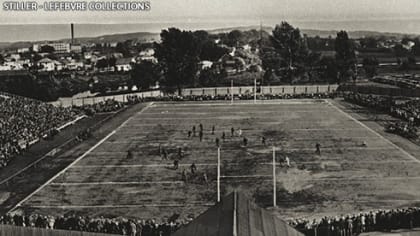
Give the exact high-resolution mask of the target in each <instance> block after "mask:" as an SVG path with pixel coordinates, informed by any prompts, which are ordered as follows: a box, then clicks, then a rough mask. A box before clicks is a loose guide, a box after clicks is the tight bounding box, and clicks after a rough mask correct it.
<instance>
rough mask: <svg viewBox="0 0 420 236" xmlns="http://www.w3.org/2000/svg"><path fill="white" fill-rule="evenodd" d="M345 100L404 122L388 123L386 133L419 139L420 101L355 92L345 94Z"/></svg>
mask: <svg viewBox="0 0 420 236" xmlns="http://www.w3.org/2000/svg"><path fill="white" fill-rule="evenodd" d="M344 99H345V100H346V101H348V102H351V103H354V104H358V105H361V106H365V107H370V108H373V109H376V110H381V111H383V112H386V113H388V114H390V115H392V116H394V117H397V118H400V119H402V120H403V121H397V122H389V123H387V124H386V126H385V131H387V132H390V133H395V134H398V135H400V136H403V137H406V138H412V139H416V138H417V137H418V135H417V128H416V125H419V124H420V100H397V99H392V97H389V96H381V95H372V94H361V93H354V92H349V93H345V94H344Z"/></svg>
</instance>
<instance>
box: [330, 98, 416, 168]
mask: <svg viewBox="0 0 420 236" xmlns="http://www.w3.org/2000/svg"><path fill="white" fill-rule="evenodd" d="M326 102H327V103H328V104H329V105H330V106H331V107H333V108H335V109H336V110H337V111H339V112H340V113H342V114H344V115H345V116H346V117H348V118H350V119H352V120H354V122H356V123H358V124H359V125H361V126H362V127H364V128H366V129H367V130H369V131H371V132H372V133H373V134H375V135H376V136H378V137H379V138H380V139H382V140H384V141H385V142H386V143H388V144H389V145H391V146H393V147H395V148H396V149H398V150H399V151H401V152H402V153H403V154H404V155H406V156H407V157H409V158H411V159H412V160H413V161H416V162H417V163H420V160H418V159H417V158H415V157H414V156H413V155H411V154H410V153H408V152H407V151H405V150H404V149H402V148H401V147H399V146H398V145H396V144H395V143H393V142H391V141H390V140H389V139H387V138H385V137H384V136H382V135H380V134H379V133H378V132H376V131H374V130H373V129H371V128H370V127H368V126H367V125H365V124H363V123H362V122H361V121H359V120H357V119H356V118H354V117H353V116H351V115H350V114H348V113H346V112H344V111H343V110H341V109H340V108H338V107H337V106H335V105H334V104H332V103H331V102H329V101H327V100H326Z"/></svg>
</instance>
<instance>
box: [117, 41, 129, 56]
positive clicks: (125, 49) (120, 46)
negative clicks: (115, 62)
mask: <svg viewBox="0 0 420 236" xmlns="http://www.w3.org/2000/svg"><path fill="white" fill-rule="evenodd" d="M130 44H131V40H126V41H125V42H123V43H121V42H119V43H117V46H116V47H115V51H116V52H119V53H121V54H123V56H124V57H129V56H130V46H131V45H130Z"/></svg>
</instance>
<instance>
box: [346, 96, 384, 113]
mask: <svg viewBox="0 0 420 236" xmlns="http://www.w3.org/2000/svg"><path fill="white" fill-rule="evenodd" d="M343 96H344V100H346V101H348V102H351V103H354V104H357V105H360V106H364V107H370V108H374V109H376V110H381V111H385V112H388V111H389V109H390V107H391V105H392V99H391V97H389V96H382V95H375V94H362V93H354V92H346V93H344V94H343Z"/></svg>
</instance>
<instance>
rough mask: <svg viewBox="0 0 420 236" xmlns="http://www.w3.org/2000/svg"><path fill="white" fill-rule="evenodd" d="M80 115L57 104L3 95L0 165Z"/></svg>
mask: <svg viewBox="0 0 420 236" xmlns="http://www.w3.org/2000/svg"><path fill="white" fill-rule="evenodd" d="M77 116H78V114H77V112H75V111H73V110H72V109H71V108H61V107H55V106H52V105H50V104H47V103H42V102H40V101H36V100H32V99H29V98H24V97H19V96H14V95H6V94H2V95H0V167H4V166H5V165H7V164H8V163H9V161H10V160H11V159H12V158H13V157H14V156H15V155H17V154H19V153H20V152H22V151H23V150H24V149H25V148H26V147H27V146H28V145H29V144H30V143H31V142H34V141H35V140H37V139H39V138H42V137H45V135H47V134H48V133H49V132H51V130H53V129H55V128H58V127H59V126H60V125H63V124H65V123H66V122H69V121H71V120H73V119H75V118H76V117H77Z"/></svg>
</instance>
